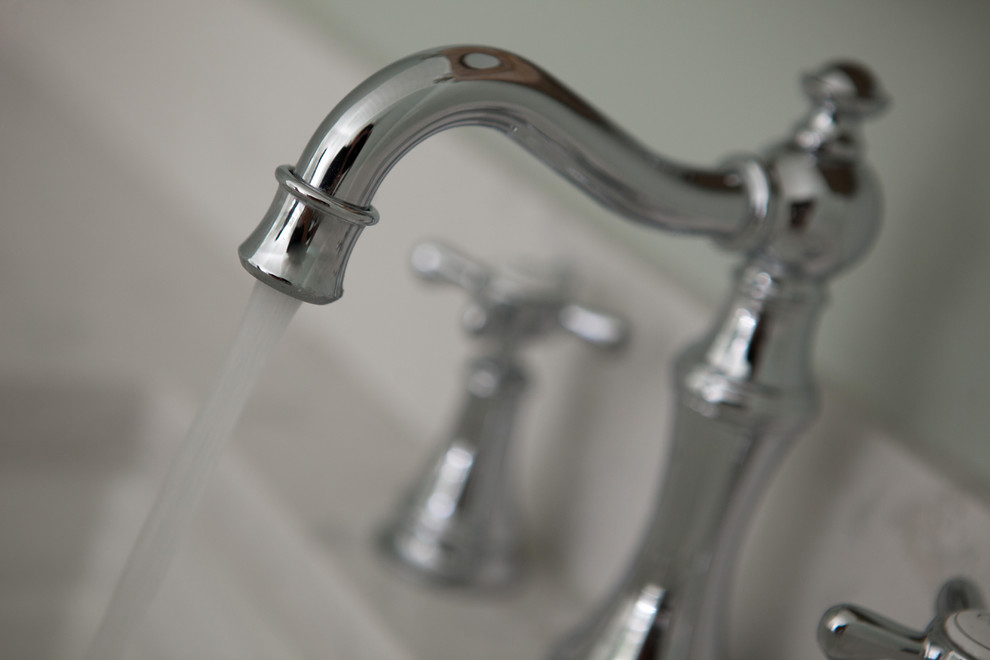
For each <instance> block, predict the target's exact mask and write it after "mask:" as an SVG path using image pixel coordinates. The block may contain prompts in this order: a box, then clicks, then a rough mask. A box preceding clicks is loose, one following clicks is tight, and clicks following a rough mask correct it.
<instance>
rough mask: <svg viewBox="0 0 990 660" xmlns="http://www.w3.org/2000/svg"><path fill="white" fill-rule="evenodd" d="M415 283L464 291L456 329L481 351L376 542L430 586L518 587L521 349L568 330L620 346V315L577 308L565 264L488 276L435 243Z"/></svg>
mask: <svg viewBox="0 0 990 660" xmlns="http://www.w3.org/2000/svg"><path fill="white" fill-rule="evenodd" d="M412 266H413V270H414V271H415V272H416V274H417V275H419V276H420V277H421V278H423V279H425V280H427V281H432V282H439V283H445V284H451V285H454V286H456V287H458V288H460V289H463V290H464V291H465V292H467V294H468V295H469V296H470V302H469V304H468V307H467V309H466V310H465V311H464V314H463V315H462V317H461V325H462V327H463V328H464V330H465V331H467V332H468V333H469V334H470V335H471V336H472V337H473V338H475V339H476V340H478V342H479V343H480V344H481V351H480V353H479V354H478V355H477V356H475V357H474V358H472V359H471V360H470V361H469V363H468V365H467V369H466V374H465V379H464V395H463V403H462V407H461V410H460V414H459V415H458V417H457V420H456V422H455V424H454V427H453V429H452V431H451V432H450V433H449V434H448V435H447V436H446V437H445V438H444V441H443V442H442V443H441V446H440V449H439V451H438V452H437V453H436V455H435V456H434V457H433V458H432V459H431V461H430V462H429V464H428V465H427V469H426V470H424V471H423V473H422V474H421V476H420V477H419V478H418V479H417V480H416V481H415V482H414V483H413V486H412V487H411V488H410V489H409V492H408V494H407V495H406V496H405V497H403V498H401V502H400V504H399V506H398V509H397V511H396V513H395V515H394V517H393V518H392V520H390V521H389V523H388V525H387V526H386V527H385V530H384V532H383V533H382V535H381V539H380V541H381V542H380V546H381V548H382V550H384V554H385V556H386V557H388V558H390V559H392V560H394V562H395V563H396V564H397V565H398V566H399V567H401V568H403V569H405V570H404V572H405V573H407V574H409V575H411V576H412V577H414V578H417V579H419V580H421V581H423V582H427V583H431V584H447V585H458V586H464V587H476V588H488V587H498V586H502V585H504V584H506V583H508V582H511V581H512V580H514V579H515V578H516V577H517V576H518V574H519V572H520V571H521V569H522V565H523V543H522V538H521V536H522V535H521V532H520V529H519V517H518V513H517V507H516V502H515V498H514V493H513V492H512V488H511V481H512V479H511V470H510V466H509V463H510V460H509V456H510V454H511V450H510V445H511V444H512V443H511V440H512V431H513V427H514V426H515V417H516V413H517V410H518V409H519V406H520V402H521V399H522V398H523V394H524V393H525V391H526V390H527V388H528V384H529V376H528V375H527V369H526V368H525V367H524V366H523V364H522V360H521V359H520V355H519V353H520V351H521V349H522V348H523V347H524V346H527V345H529V344H532V343H534V342H535V341H537V340H540V339H545V338H546V337H547V336H548V335H551V334H556V332H558V331H559V330H564V331H566V332H569V333H570V334H572V335H574V336H575V337H578V338H579V339H583V340H584V341H585V342H587V343H589V344H591V345H592V346H597V347H599V348H604V349H610V348H617V347H619V346H620V345H621V344H623V343H624V342H625V340H626V338H627V336H628V326H627V324H626V323H625V321H623V320H622V319H620V318H619V317H617V316H615V315H613V314H610V313H608V312H604V311H602V310H597V309H592V308H589V307H586V306H584V305H580V304H578V303H575V302H573V301H572V300H571V299H570V298H571V295H572V293H571V289H573V277H571V272H570V271H569V270H568V269H567V268H566V267H565V266H564V265H563V264H546V263H535V262H531V261H516V262H513V263H508V264H505V265H504V266H502V267H501V268H492V267H490V266H487V265H485V264H483V263H481V262H480V261H478V260H476V259H474V258H472V257H470V256H468V255H466V254H464V253H462V252H460V251H459V250H456V249H454V248H453V247H451V246H449V245H445V244H443V243H440V242H437V241H424V242H421V243H419V244H418V245H416V247H415V248H414V249H413V253H412Z"/></svg>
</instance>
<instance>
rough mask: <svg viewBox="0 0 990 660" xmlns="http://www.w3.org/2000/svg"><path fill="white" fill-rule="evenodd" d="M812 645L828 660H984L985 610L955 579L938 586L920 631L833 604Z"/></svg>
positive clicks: (970, 588) (988, 620)
mask: <svg viewBox="0 0 990 660" xmlns="http://www.w3.org/2000/svg"><path fill="white" fill-rule="evenodd" d="M818 645H819V647H821V649H822V651H823V652H824V653H825V655H826V656H827V657H828V658H829V659H830V660H919V659H924V660H990V611H988V610H986V609H984V604H983V598H982V596H981V595H980V592H979V590H978V589H977V588H976V586H975V585H974V584H973V583H972V582H970V581H968V580H965V579H961V578H956V579H953V580H949V581H948V582H946V583H945V584H944V585H942V589H941V590H940V591H939V594H938V597H937V598H936V599H935V618H934V619H933V620H932V621H931V623H930V624H928V626H927V627H926V628H925V629H924V630H921V631H918V630H912V629H911V628H907V627H905V626H902V625H901V624H899V623H896V622H894V621H891V620H890V619H887V618H885V617H883V616H880V615H879V614H876V613H874V612H871V611H870V610H867V609H864V608H862V607H858V606H856V605H836V606H835V607H832V608H829V610H828V611H827V612H825V616H823V617H822V620H821V623H819V625H818Z"/></svg>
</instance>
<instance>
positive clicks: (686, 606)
mask: <svg viewBox="0 0 990 660" xmlns="http://www.w3.org/2000/svg"><path fill="white" fill-rule="evenodd" d="M802 83H803V89H804V91H805V93H806V95H807V96H808V98H809V100H810V105H811V109H810V111H809V113H808V114H807V115H806V117H805V118H804V119H802V120H801V121H799V122H798V125H797V127H796V128H795V129H794V130H793V131H791V132H790V134H788V135H787V136H786V137H785V138H784V139H783V140H781V141H780V142H778V143H777V144H775V145H774V146H772V147H770V148H769V149H767V150H765V151H764V152H763V153H762V154H761V155H759V156H751V157H744V158H735V159H732V160H728V161H726V163H725V164H724V165H722V166H718V167H713V168H707V169H704V168H693V167H687V166H682V165H678V164H675V163H672V162H670V161H669V160H667V159H666V158H663V157H662V156H660V155H658V154H657V153H655V152H653V151H652V150H650V149H649V148H647V147H645V146H644V145H642V144H640V143H639V142H637V141H636V140H635V139H634V138H632V137H631V136H629V135H627V134H626V133H625V132H623V131H622V130H621V129H619V128H618V127H617V126H615V125H614V124H613V123H612V122H611V121H610V120H608V119H607V118H606V117H604V116H603V115H602V114H601V113H599V112H598V111H597V110H595V109H594V108H592V107H591V106H590V105H589V104H588V103H586V102H585V101H584V100H582V99H581V98H580V97H578V96H577V95H575V94H574V93H573V92H571V91H570V90H569V89H567V88H566V87H564V86H563V85H562V84H560V83H559V82H558V81H557V80H555V79H554V78H553V77H552V76H550V75H549V74H547V73H546V72H544V71H543V70H541V69H540V68H539V67H537V66H536V65H534V64H532V63H530V62H528V61H527V60H525V59H523V58H521V57H519V56H517V55H514V54H512V53H508V52H506V51H503V50H499V49H494V48H486V47H478V46H459V47H452V48H441V49H436V50H431V51H426V52H423V53H419V54H417V55H413V56H411V57H409V58H406V59H403V60H400V61H398V62H396V63H394V64H392V65H390V66H388V67H386V68H385V69H383V70H382V71H380V72H379V73H377V74H375V75H374V76H372V77H371V78H369V79H368V80H367V81H366V82H364V83H363V84H362V85H360V86H359V87H358V88H357V89H355V90H354V91H353V92H352V93H351V94H349V95H348V96H347V97H346V98H345V99H343V101H341V103H340V104H339V105H338V106H337V107H336V108H335V109H334V110H333V111H332V112H331V113H330V115H329V116H328V117H327V118H326V120H325V121H324V122H323V124H322V125H321V126H320V127H319V128H318V129H317V131H316V133H315V134H314V136H313V138H312V139H311V140H310V142H309V144H308V145H307V146H306V148H305V149H304V151H303V154H302V156H301V157H300V159H299V161H298V162H297V163H296V165H295V167H292V168H280V169H279V173H278V176H279V181H280V183H281V185H280V186H279V188H278V191H277V193H276V196H275V199H274V201H273V203H272V205H271V207H270V209H269V211H268V213H267V215H266V216H265V217H264V219H263V220H262V222H261V224H260V225H259V226H258V228H257V229H256V230H255V231H254V232H253V233H252V234H251V235H250V237H249V238H248V239H247V240H246V241H245V242H244V243H243V244H242V245H241V247H240V257H241V262H242V264H243V265H244V267H245V268H246V269H247V270H248V271H249V272H250V273H251V274H252V275H254V276H255V277H257V278H259V279H261V280H262V281H264V282H266V283H268V284H270V285H271V286H273V287H275V288H276V289H278V290H280V291H283V292H285V293H287V294H289V295H292V296H294V297H297V298H299V299H301V300H304V301H308V302H315V303H326V302H330V301H332V300H335V299H337V298H338V297H339V296H340V295H341V291H342V281H343V275H344V271H345V267H346V264H347V260H348V257H349V256H350V253H351V250H352V249H353V247H354V244H355V242H356V240H357V238H358V236H359V235H360V233H361V231H362V230H363V229H364V227H366V226H368V225H370V224H373V223H374V222H375V221H376V220H377V214H376V213H375V211H374V209H373V208H372V206H371V202H372V198H373V197H374V194H375V191H376V190H377V188H378V185H379V184H380V183H381V181H382V179H383V178H384V177H385V176H386V175H387V174H388V172H389V170H390V169H391V167H392V166H393V165H394V164H395V162H396V161H397V160H398V159H399V158H401V157H402V156H403V155H404V154H405V153H406V152H407V151H409V150H410V149H412V148H413V147H415V145H417V144H418V143H419V142H420V141H422V140H424V139H426V138H428V137H429V136H431V135H433V134H435V133H437V132H439V131H442V130H444V129H447V128H453V127H457V126H466V125H474V126H487V127H489V128H493V129H495V130H496V131H499V132H501V133H502V134H504V135H505V136H507V137H508V138H510V139H512V140H514V141H515V142H517V143H519V144H520V145H521V146H523V147H524V148H526V149H527V150H529V151H530V152H531V153H532V154H533V155H534V156H536V157H537V158H539V159H540V160H541V161H543V162H544V163H546V164H547V165H548V166H549V167H551V168H553V169H554V170H555V171H557V172H558V173H559V174H560V175H561V176H563V177H564V178H566V179H568V180H570V181H571V182H572V183H573V184H574V185H576V186H577V187H578V188H579V189H581V190H582V191H584V192H585V193H587V194H588V195H589V196H590V197H591V198H592V199H594V200H595V201H597V202H598V203H600V204H602V205H604V206H605V207H607V208H609V209H611V210H613V211H614V212H615V213H616V214H617V215H619V216H621V217H624V218H626V219H629V220H632V221H635V222H639V223H643V224H645V225H647V226H650V227H654V228H657V229H663V230H670V231H675V232H684V233H691V234H699V235H704V236H708V237H710V238H712V239H714V240H716V241H717V242H718V243H719V244H720V245H722V246H724V247H726V248H727V249H731V250H734V251H737V252H739V253H740V254H741V255H743V263H742V265H741V267H740V268H739V270H738V271H737V275H736V284H735V287H734V288H733V290H732V292H731V293H730V295H729V299H728V300H727V302H726V303H725V305H724V307H723V309H722V310H721V311H720V312H719V313H718V314H717V316H716V318H715V320H714V322H713V324H712V327H711V330H710V331H709V332H708V333H706V335H705V336H704V337H703V338H702V339H701V340H700V341H699V342H698V343H697V344H696V345H695V346H694V347H692V348H690V349H689V350H688V351H687V352H686V353H685V354H684V355H683V356H682V358H681V359H680V360H679V362H678V364H677V368H676V377H677V386H678V403H677V414H676V418H675V420H674V423H673V435H672V440H671V443H670V449H669V452H670V457H669V461H668V463H667V471H666V475H665V477H664V479H663V482H662V484H661V488H660V489H659V491H658V496H657V501H656V504H655V508H654V514H653V517H652V520H651V522H650V524H649V525H648V528H647V530H646V533H645V535H644V540H643V543H642V546H641V548H640V550H639V552H638V554H637V556H636V558H635V559H634V561H633V563H632V565H631V567H630V568H629V570H628V572H627V573H626V576H625V578H624V579H623V580H622V581H621V583H620V584H619V585H617V586H616V589H615V590H614V592H613V595H612V596H611V597H610V598H609V599H607V601H606V603H605V604H603V605H602V606H601V607H600V608H598V610H597V611H596V612H595V613H593V614H592V615H591V617H590V618H589V619H588V620H587V621H586V622H585V623H583V624H582V625H580V626H579V627H578V628H577V629H576V630H575V632H574V633H573V634H572V635H571V636H570V637H569V638H568V639H566V640H564V641H562V642H561V643H560V644H559V646H558V647H557V648H556V649H555V650H553V651H551V657H553V658H555V659H556V660H566V659H574V658H585V659H589V658H595V659H599V660H603V659H606V658H611V659H613V660H618V659H627V660H632V659H640V660H642V659H648V658H654V659H655V658H679V659H680V658H693V659H699V660H707V659H709V658H715V657H719V656H723V655H724V653H723V650H722V648H721V644H722V634H723V631H724V630H725V625H724V622H723V616H724V611H723V607H724V604H725V603H726V602H727V601H728V598H727V595H726V590H727V585H728V583H729V579H728V578H729V576H730V575H731V572H732V565H733V559H734V557H735V555H736V551H737V548H738V545H739V539H740V537H741V534H742V532H743V530H744V529H745V526H746V524H747V521H748V518H749V514H750V513H751V511H752V510H753V508H754V505H755V503H756V501H757V500H758V496H759V494H760V492H761V491H762V486H763V485H764V484H765V483H766V482H767V480H768V478H769V475H770V474H771V473H772V471H773V469H774V467H775V466H776V464H777V463H778V461H779V460H780V458H781V457H782V455H783V454H784V452H785V450H786V448H787V447H788V445H789V444H790V442H791V440H792V439H793V438H794V437H795V435H796V434H797V432H798V431H800V430H801V429H803V428H804V427H805V426H807V424H808V423H809V422H810V420H811V419H812V417H813V413H814V411H815V410H816V408H817V401H818V398H817V394H816V388H815V385H814V380H813V378H812V374H811V368H810V354H811V348H812V339H813V334H814V330H815V328H816V326H817V321H818V316H819V313H820V311H821V307H822V303H823V301H824V297H825V295H824V291H825V286H826V284H827V281H828V280H829V279H830V278H831V277H832V276H834V275H835V274H836V273H838V272H840V271H842V270H843V269H845V268H846V267H848V266H850V265H852V264H853V263H855V262H857V261H858V260H859V259H860V258H861V257H862V256H863V255H864V254H865V252H866V251H867V250H868V249H869V247H870V246H871V245H872V243H873V241H874V238H875V236H876V234H877V231H878V229H879V219H880V206H881V202H880V197H881V195H880V188H879V185H878V183H877V180H876V178H875V177H874V175H873V173H872V171H871V170H870V168H869V167H868V166H867V165H866V164H865V163H864V162H863V160H862V157H861V154H862V138H861V125H862V121H863V120H864V119H865V118H868V117H870V116H872V115H875V114H877V113H878V112H879V111H880V110H881V109H882V108H883V107H884V106H885V104H886V98H885V95H884V93H883V92H882V91H881V90H880V87H879V85H878V84H877V83H876V81H875V80H874V78H873V76H872V75H871V74H870V72H869V71H868V70H867V69H866V68H864V67H862V66H860V65H858V64H855V63H849V62H837V63H831V64H828V65H826V66H824V67H822V68H821V69H820V70H818V71H816V72H814V73H811V74H809V75H807V76H805V77H804V78H803V81H802ZM649 84H655V81H653V80H651V81H649ZM476 275H477V274H476V273H473V272H472V271H471V269H467V270H465V271H463V272H459V275H456V276H452V278H453V279H457V278H463V281H465V282H468V283H470V282H471V281H473V280H474V278H475V276H476ZM476 311H478V310H476ZM481 311H484V310H481ZM478 318H479V320H480V323H481V325H484V323H485V322H486V321H485V319H484V314H479V315H478ZM565 327H566V326H565ZM658 435H659V432H658ZM651 603H655V604H651Z"/></svg>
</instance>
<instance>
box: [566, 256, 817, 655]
mask: <svg viewBox="0 0 990 660" xmlns="http://www.w3.org/2000/svg"><path fill="white" fill-rule="evenodd" d="M823 298H824V296H823V295H822V290H821V286H820V285H819V284H817V283H815V282H792V281H786V280H783V279H780V278H774V277H773V276H771V275H770V273H768V272H767V270H766V269H765V268H763V267H761V265H760V264H759V263H751V264H749V265H747V266H746V267H744V268H743V269H742V272H741V274H740V277H739V284H738V287H737V289H736V291H734V292H733V294H732V295H731V297H730V300H729V302H728V304H727V305H726V307H725V308H724V309H723V310H722V312H721V314H720V316H719V318H718V320H717V322H716V324H715V326H714V328H715V329H714V331H713V333H712V334H711V335H710V336H709V337H707V338H706V339H705V340H703V341H701V342H700V343H698V344H696V345H695V346H693V347H691V348H689V349H688V350H687V351H686V352H685V353H684V355H683V356H682V357H681V359H680V360H679V361H678V364H677V367H676V379H677V406H676V412H675V418H674V423H673V432H672V438H671V446H670V449H669V453H668V456H667V462H666V469H665V475H666V476H665V478H664V480H663V482H662V484H661V488H660V490H659V491H658V494H657V500H656V503H655V506H654V511H653V515H652V518H651V520H650V522H649V524H648V527H647V532H646V534H645V538H644V540H643V542H642V545H641V546H640V549H639V551H638V553H637V555H636V558H635V559H634V561H633V563H632V565H631V566H630V568H629V570H628V572H627V573H626V576H625V578H624V579H623V580H622V582H621V583H620V585H619V586H618V588H617V589H615V590H614V592H613V593H612V596H611V597H610V598H608V599H607V601H606V602H605V604H604V606H603V607H602V608H601V609H599V610H598V611H597V612H595V613H594V614H593V615H592V617H591V618H590V620H589V621H587V622H586V623H585V625H583V626H580V627H579V628H578V630H577V632H576V633H575V634H574V635H572V636H571V637H569V638H568V639H566V640H565V641H564V642H563V643H561V644H560V646H559V647H558V648H557V650H556V651H555V653H554V654H553V655H552V657H553V658H554V660H565V659H566V660H576V659H578V658H581V659H583V660H591V659H594V660H605V659H610V660H633V659H636V660H646V659H654V658H660V657H664V658H666V659H668V660H669V659H671V658H678V659H683V658H689V657H690V658H692V659H693V660H714V659H715V658H722V657H724V654H723V653H722V652H721V639H722V635H723V633H724V630H725V625H724V623H723V619H724V606H725V604H726V603H725V601H726V599H727V596H726V594H727V589H726V587H727V582H728V579H729V577H730V575H731V573H732V570H731V569H732V565H733V562H734V559H735V556H736V551H737V549H738V546H739V543H740V540H741V536H742V532H743V531H744V530H745V528H746V525H747V522H748V520H749V517H750V514H751V513H752V511H753V509H754V505H755V504H756V502H757V501H758V496H759V494H760V493H761V492H762V490H763V487H764V485H765V484H766V483H767V482H768V481H769V477H770V475H771V474H772V471H773V469H774V467H775V466H776V465H777V463H778V462H779V460H780V458H781V457H782V455H783V454H784V453H785V451H786V449H787V447H788V445H789V444H790V440H791V439H793V438H794V437H795V434H796V433H797V432H798V431H799V430H800V429H801V428H802V427H804V426H805V425H806V424H807V423H808V422H809V420H810V419H811V417H812V416H813V414H814V411H815V405H816V397H815V388H814V384H813V382H812V380H811V373H810V369H809V361H810V360H809V358H810V347H811V337H812V334H813V330H814V326H815V322H816V320H817V317H818V313H819V310H820V308H821V305H822V302H823Z"/></svg>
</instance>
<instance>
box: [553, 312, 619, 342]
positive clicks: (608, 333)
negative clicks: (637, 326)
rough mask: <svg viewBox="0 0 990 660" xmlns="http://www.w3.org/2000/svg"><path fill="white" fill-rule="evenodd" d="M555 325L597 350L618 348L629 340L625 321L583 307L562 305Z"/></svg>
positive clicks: (606, 313) (609, 314)
mask: <svg viewBox="0 0 990 660" xmlns="http://www.w3.org/2000/svg"><path fill="white" fill-rule="evenodd" d="M557 323H559V324H560V327H561V328H563V329H564V330H566V331H567V332H569V333H570V334H572V335H574V336H575V337H577V338H578V339H583V340H584V341H586V342H588V343H589V344H591V345H592V346H596V347H598V348H604V349H614V348H620V347H621V346H622V345H624V344H625V343H626V341H628V339H629V324H628V323H627V322H626V320H625V319H623V318H620V317H618V316H616V315H615V314H611V313H609V312H605V311H601V310H598V309H594V308H592V307H587V306H585V305H578V304H576V303H570V304H567V305H564V306H563V307H561V308H560V313H559V314H557Z"/></svg>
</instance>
